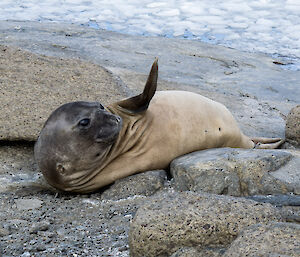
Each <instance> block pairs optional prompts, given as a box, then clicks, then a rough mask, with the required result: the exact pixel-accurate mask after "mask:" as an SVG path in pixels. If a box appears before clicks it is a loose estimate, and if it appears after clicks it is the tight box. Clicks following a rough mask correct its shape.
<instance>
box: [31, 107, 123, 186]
mask: <svg viewBox="0 0 300 257" xmlns="http://www.w3.org/2000/svg"><path fill="white" fill-rule="evenodd" d="M121 127H122V119H121V117H119V116H118V115H115V114H112V113H110V112H109V111H108V110H106V109H105V108H104V107H103V105H102V104H100V103H98V102H72V103H67V104H64V105H62V106H61V107H59V108H58V109H56V110H55V111H54V112H53V113H52V114H51V115H50V117H49V118H48V120H47V121H46V123H45V125H44V127H43V129H42V131H41V133H40V135H39V138H38V140H37V142H36V144H35V148H34V155H35V159H36V161H37V164H38V166H39V167H40V169H41V170H42V172H43V175H44V177H45V178H46V180H47V181H48V183H49V184H51V185H52V186H54V187H56V188H59V189H62V190H66V191H68V188H71V187H73V186H74V185H80V184H84V183H86V181H88V180H90V179H91V177H93V171H94V170H96V169H97V168H99V167H100V166H101V164H102V162H103V160H104V159H105V158H106V155H107V154H108V153H109V150H110V148H111V147H112V145H113V144H114V142H115V141H116V140H117V138H118V135H119V132H120V130H121Z"/></svg>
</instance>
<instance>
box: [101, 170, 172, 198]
mask: <svg viewBox="0 0 300 257" xmlns="http://www.w3.org/2000/svg"><path fill="white" fill-rule="evenodd" d="M166 177H167V174H166V172H165V171H164V170H153V171H147V172H144V173H140V174H136V175H132V176H129V177H126V178H123V179H120V180H117V181H116V182H115V183H114V184H113V185H112V186H111V187H110V188H108V189H107V190H105V191H104V192H103V193H102V195H101V198H102V199H106V200H119V199H126V198H128V197H134V196H136V195H143V196H150V195H153V194H154V193H155V192H156V191H158V190H159V189H162V188H163V187H164V182H165V180H166Z"/></svg>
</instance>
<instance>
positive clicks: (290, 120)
mask: <svg viewBox="0 0 300 257" xmlns="http://www.w3.org/2000/svg"><path fill="white" fill-rule="evenodd" d="M285 137H286V140H287V141H288V142H289V143H291V144H293V145H296V146H298V147H300V105H297V106H296V107H294V108H293V109H292V110H291V111H290V113H289V114H288V116H287V118H286V126H285Z"/></svg>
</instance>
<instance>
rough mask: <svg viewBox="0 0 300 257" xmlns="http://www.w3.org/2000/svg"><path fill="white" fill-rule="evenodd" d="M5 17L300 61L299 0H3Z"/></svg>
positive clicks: (1, 11) (0, 8)
mask: <svg viewBox="0 0 300 257" xmlns="http://www.w3.org/2000/svg"><path fill="white" fill-rule="evenodd" d="M0 20H22V21H24V20H30V21H41V22H43V21H55V22H70V23H76V24H84V25H87V26H91V27H93V28H95V29H108V30H113V31H118V32H122V33H129V34H137V35H138V34H139V35H152V36H166V37H181V38H187V39H194V40H201V41H205V42H210V43H217V44H221V45H226V46H230V47H233V48H236V49H240V50H246V51H247V50H254V51H261V52H264V53H268V54H273V55H276V56H288V57H289V58H291V59H294V60H298V62H299V63H300V61H299V60H300V59H299V58H300V44H299V42H300V32H299V31H300V0H248V1H244V0H230V1H229V0H227V1H226V0H225V1H224V0H160V1H158V2H156V1H150V0H128V1H125V0H114V1H111V0H43V1H38V0H1V2H0ZM298 68H299V69H300V64H299V67H298Z"/></svg>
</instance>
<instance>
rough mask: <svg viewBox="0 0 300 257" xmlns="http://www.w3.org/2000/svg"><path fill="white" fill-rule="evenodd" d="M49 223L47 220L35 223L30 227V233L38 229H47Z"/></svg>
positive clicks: (34, 232)
mask: <svg viewBox="0 0 300 257" xmlns="http://www.w3.org/2000/svg"><path fill="white" fill-rule="evenodd" d="M49 226H50V223H49V222H47V221H42V222H38V223H35V224H34V225H33V226H32V227H31V228H30V229H29V233H30V234H36V233H37V232H38V231H47V230H48V229H49Z"/></svg>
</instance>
